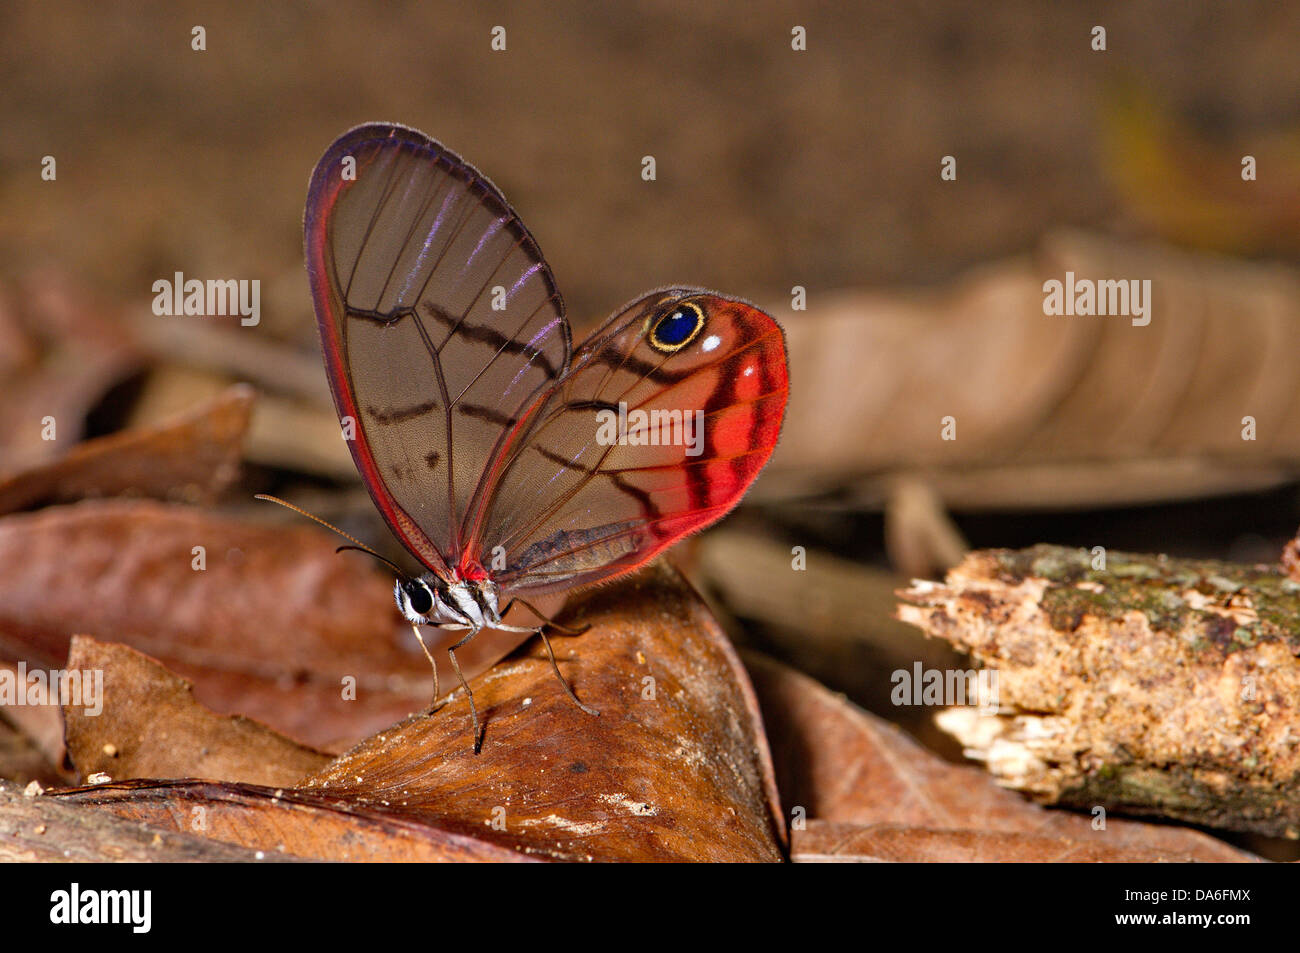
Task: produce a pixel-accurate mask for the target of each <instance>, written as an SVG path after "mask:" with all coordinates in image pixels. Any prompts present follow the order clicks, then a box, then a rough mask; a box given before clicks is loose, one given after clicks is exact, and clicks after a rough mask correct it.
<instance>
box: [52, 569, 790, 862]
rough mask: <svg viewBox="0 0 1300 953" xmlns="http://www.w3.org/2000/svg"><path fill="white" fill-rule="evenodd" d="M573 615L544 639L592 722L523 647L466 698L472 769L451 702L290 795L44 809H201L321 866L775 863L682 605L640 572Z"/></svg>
mask: <svg viewBox="0 0 1300 953" xmlns="http://www.w3.org/2000/svg"><path fill="white" fill-rule="evenodd" d="M573 617H574V619H575V621H579V622H583V623H589V624H590V625H591V629H590V630H589V631H587V632H586V633H585V634H583V635H581V636H576V637H555V638H554V639H553V641H554V643H555V644H556V648H557V650H558V656H559V659H560V665H561V669H562V670H563V672H564V673H565V675H566V677H567V678H568V679H569V680H570V681H571V682H572V684H573V687H574V689H575V690H576V691H577V692H578V694H579V695H580V697H582V698H583V700H584V701H585V702H586V703H587V704H589V705H592V706H595V707H597V708H598V709H600V710H601V714H600V715H599V716H591V715H588V714H586V713H584V712H582V711H580V710H579V709H578V708H577V707H576V706H575V705H573V703H572V702H571V701H570V700H569V699H568V698H567V697H566V696H565V694H564V692H563V689H562V687H561V686H560V685H559V684H558V682H557V680H556V679H555V675H554V672H553V671H552V670H551V666H550V663H549V661H548V660H547V657H546V654H545V651H544V649H543V648H542V646H541V644H540V640H535V641H534V642H531V643H529V644H528V645H527V646H525V647H524V648H522V649H521V650H520V651H519V652H518V653H516V654H515V655H513V656H511V658H509V659H507V660H506V661H505V662H502V663H501V664H499V665H498V666H496V667H495V668H494V669H492V671H491V672H489V673H488V675H487V676H486V677H484V678H482V679H479V680H477V681H476V682H475V683H474V684H473V688H474V694H475V699H476V701H477V704H478V706H479V711H480V713H481V715H482V716H483V718H484V719H485V723H486V736H485V741H484V746H483V752H482V754H480V755H475V754H474V753H473V752H472V749H471V743H472V733H471V728H470V724H471V719H470V713H469V706H468V703H467V700H466V698H465V695H464V694H463V692H458V693H456V694H455V695H453V696H452V698H451V699H450V700H449V701H448V703H447V704H446V705H445V706H444V707H443V708H441V709H440V710H438V711H436V712H434V713H432V714H429V713H424V714H420V715H416V716H412V717H411V718H410V719H407V720H406V721H404V722H402V723H400V724H398V725H395V726H393V727H391V728H388V729H386V730H384V731H382V732H380V733H379V734H378V735H376V736H374V737H373V738H370V739H368V740H366V741H365V742H363V743H362V744H360V745H359V746H357V747H356V748H355V749H353V750H352V751H350V752H348V753H347V754H346V755H343V756H342V757H340V758H338V759H337V760H335V761H334V762H332V763H331V764H329V765H328V766H326V767H325V768H324V769H323V770H321V771H320V772H319V773H317V774H316V775H314V776H312V777H310V778H307V779H305V780H304V781H303V782H302V783H301V784H299V785H298V786H297V787H296V788H292V789H288V788H286V789H283V790H280V791H270V790H268V789H266V788H257V787H253V786H249V785H235V784H224V785H216V784H193V783H187V784H178V783H174V782H172V783H152V784H145V783H138V782H137V783H127V784H111V785H105V786H98V787H95V788H89V789H80V790H77V791H72V792H67V793H60V794H59V795H58V797H59V798H60V799H61V800H64V801H69V802H75V803H80V804H86V805H98V806H100V807H102V808H104V809H106V810H109V811H111V812H113V813H115V814H118V815H119V816H123V817H128V818H131V819H136V820H144V821H147V822H149V823H153V824H164V823H167V821H168V819H169V818H179V819H182V820H183V819H185V818H188V817H190V816H191V815H192V812H193V809H194V808H196V807H202V808H204V815H205V818H206V824H207V831H206V833H207V836H210V837H214V838H216V839H218V840H224V841H227V842H230V843H235V844H239V845H242V846H245V847H255V848H258V849H261V850H268V851H269V850H277V849H284V850H286V851H287V852H288V853H291V854H298V855H301V856H308V857H320V858H329V859H405V860H415V859H420V860H425V859H492V860H500V859H509V858H523V857H539V858H546V859H556V860H732V861H735V860H768V861H774V860H780V859H781V857H782V852H781V847H780V838H781V836H782V825H781V819H780V815H779V814H778V813H777V808H776V792H775V788H774V786H773V781H772V774H771V767H770V761H769V759H768V756H767V749H766V743H765V740H764V736H763V731H762V724H761V721H760V719H759V716H758V711H757V706H756V703H755V701H754V697H753V693H752V690H751V689H750V688H749V684H748V679H747V677H746V675H745V673H744V669H743V668H742V667H741V665H740V663H739V661H738V660H737V658H736V657H735V654H734V651H733V650H732V649H731V647H730V645H729V644H728V643H727V641H726V639H725V637H724V636H723V635H722V633H721V632H720V630H719V629H718V627H717V624H716V623H715V622H714V621H713V620H712V618H711V617H710V616H709V615H708V612H707V611H706V610H705V608H704V606H703V604H702V603H701V602H700V600H699V598H698V596H696V595H695V593H694V592H693V591H692V590H690V588H689V587H688V586H686V585H685V583H684V582H683V581H682V580H681V578H680V577H679V576H678V575H677V574H676V573H675V572H674V571H672V570H671V569H669V568H667V567H666V566H659V567H652V568H650V569H648V570H645V571H643V572H641V573H639V574H637V575H635V576H633V577H631V578H629V579H627V580H624V581H621V582H619V583H617V584H615V585H612V586H609V587H605V588H602V589H600V590H597V591H595V592H593V593H590V594H588V595H587V596H585V597H584V598H583V599H582V600H581V601H580V603H579V604H578V606H577V609H576V611H575V613H574V614H573ZM124 674H126V673H124ZM647 679H651V680H652V681H649V682H647ZM121 687H122V686H121V684H120V682H119V688H121ZM651 687H652V689H653V691H648V689H649V688H651Z"/></svg>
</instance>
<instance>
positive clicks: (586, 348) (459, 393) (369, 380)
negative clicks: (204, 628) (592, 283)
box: [303, 124, 788, 753]
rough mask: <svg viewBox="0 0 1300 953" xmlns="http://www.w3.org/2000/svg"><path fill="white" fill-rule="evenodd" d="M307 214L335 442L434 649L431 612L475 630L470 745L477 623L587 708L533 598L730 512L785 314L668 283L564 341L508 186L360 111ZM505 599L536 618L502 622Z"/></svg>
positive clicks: (780, 364)
mask: <svg viewBox="0 0 1300 953" xmlns="http://www.w3.org/2000/svg"><path fill="white" fill-rule="evenodd" d="M303 228H304V232H305V244H306V258H307V271H308V275H309V278H310V282H311V290H312V297H313V301H314V304H315V310H316V318H317V323H318V325H319V330H320V336H321V343H322V346H323V351H324V358H325V368H326V371H327V374H328V377H329V383H330V388H331V390H332V392H333V395H334V402H335V404H336V406H337V409H338V413H339V417H340V420H341V422H342V424H343V427H344V435H345V436H350V439H349V440H348V445H349V447H350V449H351V452H352V457H353V460H354V461H355V463H356V466H357V470H358V471H359V472H360V474H361V478H362V480H363V482H364V483H365V486H366V489H367V490H368V491H369V493H370V496H371V498H372V499H373V501H374V503H375V506H376V507H377V508H378V509H379V512H380V513H381V514H382V516H383V518H384V519H385V521H386V522H387V523H388V526H389V527H390V528H391V529H392V531H393V533H394V534H395V535H396V536H397V538H398V539H399V540H400V541H401V542H402V544H403V545H404V546H405V547H406V549H407V550H409V551H410V553H411V554H412V555H413V556H414V557H415V558H416V559H418V560H419V561H420V563H421V564H422V565H423V566H424V568H425V570H426V571H425V572H424V573H422V574H421V575H418V576H414V577H410V576H407V575H405V574H403V573H402V572H401V570H400V569H398V567H396V566H394V565H393V564H392V563H389V565H390V566H392V567H393V568H394V569H395V570H396V571H397V572H398V579H397V583H396V585H395V587H394V598H395V600H396V602H397V607H398V609H399V610H400V611H401V613H402V615H403V616H404V617H405V618H406V620H407V621H409V622H410V623H411V625H412V627H413V629H414V630H415V635H416V638H417V639H418V640H419V642H420V645H421V647H422V648H423V649H424V652H425V655H426V656H428V658H429V662H430V664H434V660H433V657H432V655H430V653H429V649H428V647H427V645H425V642H424V639H423V637H422V636H421V632H420V626H431V627H436V628H439V629H443V630H450V631H454V632H458V633H459V632H464V633H465V635H464V636H463V638H460V639H459V641H457V642H456V643H455V644H454V645H452V646H451V647H450V648H449V649H448V655H449V656H450V661H451V664H452V667H453V669H454V670H455V672H456V675H457V677H458V678H459V679H460V682H461V686H462V687H463V688H464V689H465V692H466V694H467V696H468V698H469V703H470V710H471V714H472V717H473V725H474V750H475V752H476V753H477V752H478V751H479V750H480V749H481V745H482V732H481V729H480V726H479V718H478V711H477V708H475V707H474V697H473V693H472V692H471V691H470V689H469V685H468V684H467V683H466V682H465V678H464V675H463V674H462V673H461V670H460V666H459V664H458V662H457V660H456V649H458V648H460V647H462V646H463V645H464V644H465V643H466V642H468V641H469V640H470V639H472V638H474V636H475V635H477V634H478V633H479V632H480V631H481V630H482V629H484V628H497V629H504V630H506V631H510V632H528V633H533V632H535V633H536V634H538V635H540V636H541V637H542V640H543V642H544V644H545V646H546V650H547V653H548V655H549V656H550V661H551V666H552V668H553V669H554V671H555V674H556V676H557V677H559V679H560V682H561V684H562V685H563V686H564V689H565V691H566V692H567V693H568V694H569V696H570V698H572V699H573V701H574V702H575V703H577V704H578V705H579V706H580V707H582V708H583V709H584V710H585V711H588V712H590V713H593V714H596V712H595V711H594V709H591V708H588V707H587V706H585V705H583V704H582V702H580V701H579V700H578V698H577V696H576V695H575V694H574V693H573V690H572V689H571V688H570V687H569V685H568V683H567V682H566V681H565V680H564V677H563V676H562V675H561V674H560V670H559V666H558V665H557V664H556V661H555V653H554V651H553V650H552V648H551V644H550V640H549V638H547V636H546V631H545V630H546V627H547V626H548V625H552V626H554V623H552V622H551V621H550V620H549V619H547V618H546V617H545V616H543V615H542V614H541V613H540V612H538V611H537V610H536V609H534V608H533V607H532V604H531V603H530V602H528V601H527V600H528V599H531V598H535V597H536V596H539V595H542V594H545V593H553V592H561V591H566V590H570V589H576V588H579V587H583V586H590V585H593V584H595V583H600V582H605V581H607V580H610V579H613V578H615V577H617V576H620V575H622V574H624V573H628V572H631V571H632V570H634V569H636V568H637V567H639V566H642V565H644V564H645V563H646V562H647V561H649V560H651V559H653V558H654V557H655V556H656V555H657V554H659V553H660V552H662V551H663V550H665V549H667V548H668V547H669V546H671V545H673V543H675V542H677V541H678V540H680V539H682V538H683V537H684V536H686V535H688V534H690V533H693V532H696V531H697V530H700V529H703V528H704V527H706V526H708V525H709V524H711V523H713V522H715V521H716V520H718V519H721V518H722V516H723V515H724V514H726V513H727V511H728V510H730V509H731V508H732V507H734V506H735V505H736V503H737V502H738V501H739V500H740V498H741V496H742V495H743V494H744V493H745V490H746V489H747V488H748V486H749V485H750V483H751V482H753V480H754V478H755V477H756V476H757V475H758V473H759V471H760V470H761V469H762V467H763V465H764V464H765V463H766V462H767V459H768V457H769V456H770V455H771V453H772V449H773V448H774V447H775V445H776V442H777V438H778V436H779V435H780V430H781V422H782V418H783V416H784V413H785V404H786V395H787V392H788V382H787V373H786V351H785V338H784V334H783V332H782V330H781V327H780V326H779V325H778V324H777V323H776V321H774V320H773V319H772V318H771V317H770V316H768V315H767V314H765V313H764V312H762V311H760V310H759V309H757V308H755V307H754V306H753V305H750V304H747V303H745V302H743V301H740V300H737V299H734V298H727V297H724V296H722V295H718V294H714V293H712V292H709V291H704V290H701V289H697V288H685V287H682V288H674V287H670V288H660V289H658V290H656V291H651V292H649V293H648V294H645V295H642V296H641V297H640V298H638V299H636V300H635V301H632V302H630V303H629V304H626V305H624V306H623V307H622V308H620V309H618V311H616V312H615V313H614V314H613V315H612V316H611V317H610V318H609V319H608V320H606V321H605V322H604V324H602V325H600V326H599V327H598V328H597V329H596V330H595V331H594V332H593V333H592V334H591V336H590V337H588V338H587V340H586V341H584V342H583V343H582V344H580V345H579V346H577V347H576V348H575V347H574V346H573V342H572V335H571V332H570V328H569V322H568V320H567V318H566V317H565V308H564V301H563V299H562V298H561V297H560V293H559V290H558V289H557V288H556V285H555V279H554V278H553V276H552V274H551V270H550V268H549V267H548V266H547V264H546V260H545V259H544V258H543V257H542V253H541V250H540V249H539V248H538V245H537V242H536V241H535V240H534V238H533V236H532V234H531V233H530V232H529V231H528V229H527V228H525V227H524V224H523V222H521V221H520V219H519V217H518V215H516V214H515V211H514V210H513V209H512V208H511V207H510V205H509V204H508V203H507V202H506V200H505V198H504V197H503V196H502V194H501V192H500V191H499V190H498V189H497V188H496V187H495V186H494V185H493V184H492V183H491V182H489V181H488V180H487V179H486V178H485V177H484V176H483V175H482V174H480V173H479V172H478V171H477V170H476V169H475V168H474V167H472V166H470V165H469V164H468V163H466V162H465V161H463V160H462V159H461V158H460V157H459V156H457V155H456V154H455V153H453V152H451V151H450V150H449V149H447V148H446V147H444V146H443V145H441V144H440V143H438V142H436V141H434V140H433V139H431V138H429V137H428V136H426V135H424V134H423V133H421V132H417V131H416V130H414V129H410V128H406V127H404V126H399V125H392V124H370V125H364V126H359V127H357V128H355V129H352V130H350V131H349V132H347V133H345V134H344V135H343V136H341V137H340V138H339V139H338V140H337V141H335V142H334V144H333V145H331V146H330V147H329V149H328V150H327V151H326V152H325V154H324V155H323V156H322V157H321V159H320V162H319V163H318V164H317V166H316V169H315V171H314V172H313V174H312V177H311V184H310V187H309V191H308V196H307V208H306V214H305V216H304V223H303ZM349 538H351V537H349ZM353 542H354V543H356V546H357V547H359V548H361V549H365V550H366V551H367V552H370V553H371V554H372V555H378V554H377V553H375V552H374V551H373V550H371V549H369V548H368V547H365V546H364V545H362V544H360V543H359V542H357V541H356V540H353ZM345 548H353V547H345ZM380 558H382V557H380ZM385 562H388V561H387V560H385ZM515 603H519V604H521V605H522V606H523V607H524V608H526V609H528V610H529V611H530V612H531V613H532V614H533V615H534V616H535V617H536V618H537V619H538V625H537V626H535V627H519V626H510V625H506V623H505V622H503V617H504V616H505V615H506V614H507V613H508V612H509V610H510V609H511V608H512V607H513V606H514V604H515ZM554 627H555V628H557V629H559V630H560V631H566V632H573V631H574V630H569V629H564V628H563V627H560V626H554ZM437 697H438V689H437V666H436V665H434V698H435V701H436V699H437Z"/></svg>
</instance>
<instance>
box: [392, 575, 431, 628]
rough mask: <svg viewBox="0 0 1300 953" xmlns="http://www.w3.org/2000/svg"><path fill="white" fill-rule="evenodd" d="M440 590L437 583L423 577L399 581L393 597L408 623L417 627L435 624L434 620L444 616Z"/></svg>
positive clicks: (394, 588)
mask: <svg viewBox="0 0 1300 953" xmlns="http://www.w3.org/2000/svg"><path fill="white" fill-rule="evenodd" d="M438 588H439V587H438V585H437V583H436V581H430V580H426V579H425V578H424V577H423V576H415V577H412V578H410V579H398V580H397V585H395V586H394V587H393V597H394V598H395V599H396V600H397V608H398V610H399V611H400V612H401V613H402V615H403V616H405V617H406V621H407V622H411V623H414V624H415V625H432V624H433V621H434V619H435V618H436V617H437V616H439V615H441V614H442V613H441V606H442V604H443V603H442V600H440V599H439V598H438Z"/></svg>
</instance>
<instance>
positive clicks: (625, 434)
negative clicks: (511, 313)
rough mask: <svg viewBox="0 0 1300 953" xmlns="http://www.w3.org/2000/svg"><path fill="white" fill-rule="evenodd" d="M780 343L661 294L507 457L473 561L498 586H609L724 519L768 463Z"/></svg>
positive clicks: (581, 364) (600, 338)
mask: <svg viewBox="0 0 1300 953" xmlns="http://www.w3.org/2000/svg"><path fill="white" fill-rule="evenodd" d="M787 389H788V382H787V378H786V354H785V341H784V336H783V334H782V332H781V328H780V326H779V325H778V324H777V323H776V322H775V321H774V320H773V319H772V318H771V317H769V316H768V315H766V314H764V313H763V312H762V311H759V310H758V309H756V308H754V307H752V306H750V305H748V304H745V303H743V302H740V301H735V300H732V299H728V298H723V297H720V296H718V295H714V294H711V293H708V292H702V291H697V290H694V289H668V290H663V291H658V292H653V293H651V294H649V295H647V296H645V297H643V298H641V299H640V300H638V301H636V302H634V303H632V304H631V305H629V306H628V307H626V308H624V309H623V310H621V311H620V312H618V313H617V314H615V315H614V316H613V317H611V318H610V319H609V320H608V321H607V322H606V323H605V325H603V326H602V327H601V328H599V329H598V330H597V331H596V332H595V333H594V334H593V335H592V336H591V337H590V338H589V339H588V340H587V341H586V342H585V343H584V344H583V345H582V346H581V347H580V348H579V349H578V350H577V351H576V352H575V353H574V356H573V360H572V366H571V368H570V370H569V372H568V373H567V374H566V375H565V376H564V378H562V379H561V380H560V381H559V382H558V383H557V384H556V385H555V387H554V388H553V390H552V391H551V392H549V393H546V394H543V395H541V396H540V397H539V398H538V399H537V400H536V401H535V404H534V406H533V407H532V408H531V409H530V410H529V412H528V414H527V416H526V417H525V419H524V420H523V421H522V422H521V424H520V425H519V426H518V427H517V428H516V431H515V433H513V434H512V435H511V436H510V438H509V439H508V441H507V443H506V445H505V446H504V447H503V450H502V454H501V456H500V458H499V460H498V461H496V463H495V464H494V467H493V473H492V474H491V475H490V477H489V482H488V484H487V497H486V501H485V502H484V504H483V506H482V507H481V511H480V512H479V513H478V514H477V517H476V522H475V531H474V533H473V540H472V542H471V553H472V554H473V555H476V556H477V557H478V558H479V559H481V560H482V563H483V565H484V566H486V567H489V569H490V572H491V575H492V577H493V579H494V580H496V581H497V582H498V583H499V584H500V585H501V586H502V587H503V588H505V589H507V590H509V591H511V592H517V593H540V592H544V591H550V590H559V589H567V588H571V587H575V586H581V585H586V584H590V583H594V582H599V581H601V580H603V579H608V578H610V577H612V576H615V575H618V574H620V573H622V572H626V571H629V570H631V569H633V568H635V567H637V566H639V565H641V564H643V563H644V562H646V561H647V560H648V559H650V558H652V557H653V556H654V555H655V554H657V553H658V552H660V551H662V550H663V549H665V548H666V547H668V546H670V545H672V544H673V543H674V542H675V541H676V540H678V539H680V538H682V537H683V536H685V535H687V534H689V533H692V532H695V531H696V530H699V529H702V528H704V527H705V526H707V525H709V524H710V523H713V522H715V521H716V520H718V519H720V518H721V517H722V516H723V515H724V514H725V513H726V512H727V511H728V510H730V509H731V508H732V507H733V506H735V504H736V503H737V502H738V501H739V500H740V497H741V496H742V495H743V494H744V492H745V490H746V488H747V487H748V486H749V484H750V483H751V482H752V481H753V480H754V478H755V477H756V476H757V475H758V472H759V470H760V469H762V467H763V465H764V464H765V463H766V462H767V459H768V457H769V456H770V454H771V452H772V449H773V447H774V446H775V444H776V441H777V437H778V436H779V433H780V427H781V421H782V417H783V414H784V410H785V402H786V395H787Z"/></svg>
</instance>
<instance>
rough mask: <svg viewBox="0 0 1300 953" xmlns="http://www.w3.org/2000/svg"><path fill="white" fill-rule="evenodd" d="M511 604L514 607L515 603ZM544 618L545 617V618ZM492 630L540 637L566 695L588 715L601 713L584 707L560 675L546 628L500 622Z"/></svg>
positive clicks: (588, 706) (589, 707) (587, 706)
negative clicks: (528, 633)
mask: <svg viewBox="0 0 1300 953" xmlns="http://www.w3.org/2000/svg"><path fill="white" fill-rule="evenodd" d="M511 604H512V605H513V602H512V603H511ZM524 605H528V603H526V602H525V603H524ZM506 608H507V609H509V608H510V606H506ZM529 608H530V609H531V608H532V606H529ZM504 614H505V613H502V615H504ZM543 618H545V617H544V616H543ZM492 628H494V629H500V630H501V631H502V632H532V633H534V634H536V635H540V636H541V637H542V644H543V645H545V646H546V654H547V655H548V656H550V659H551V669H552V670H553V671H554V672H555V677H556V678H558V679H559V680H560V684H561V685H563V686H564V693H565V694H566V695H568V696H569V697H570V698H571V699H573V703H574V704H575V705H577V706H578V707H579V708H581V709H582V710H583V711H585V712H586V713H587V714H588V715H599V714H600V712H598V711H597V710H596V709H594V708H592V707H591V706H590V705H584V704H583V703H582V702H580V701H579V700H578V696H577V695H575V694H574V693H573V689H572V688H571V687H570V686H569V683H568V682H567V681H566V680H565V678H564V676H563V675H561V674H560V666H559V664H558V663H557V662H556V661H555V650H554V649H552V648H551V640H550V639H548V638H547V637H546V626H544V625H539V626H538V627H537V628H535V629H530V628H528V627H527V626H522V625H506V624H504V623H501V622H498V623H494V624H493V625H492Z"/></svg>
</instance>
